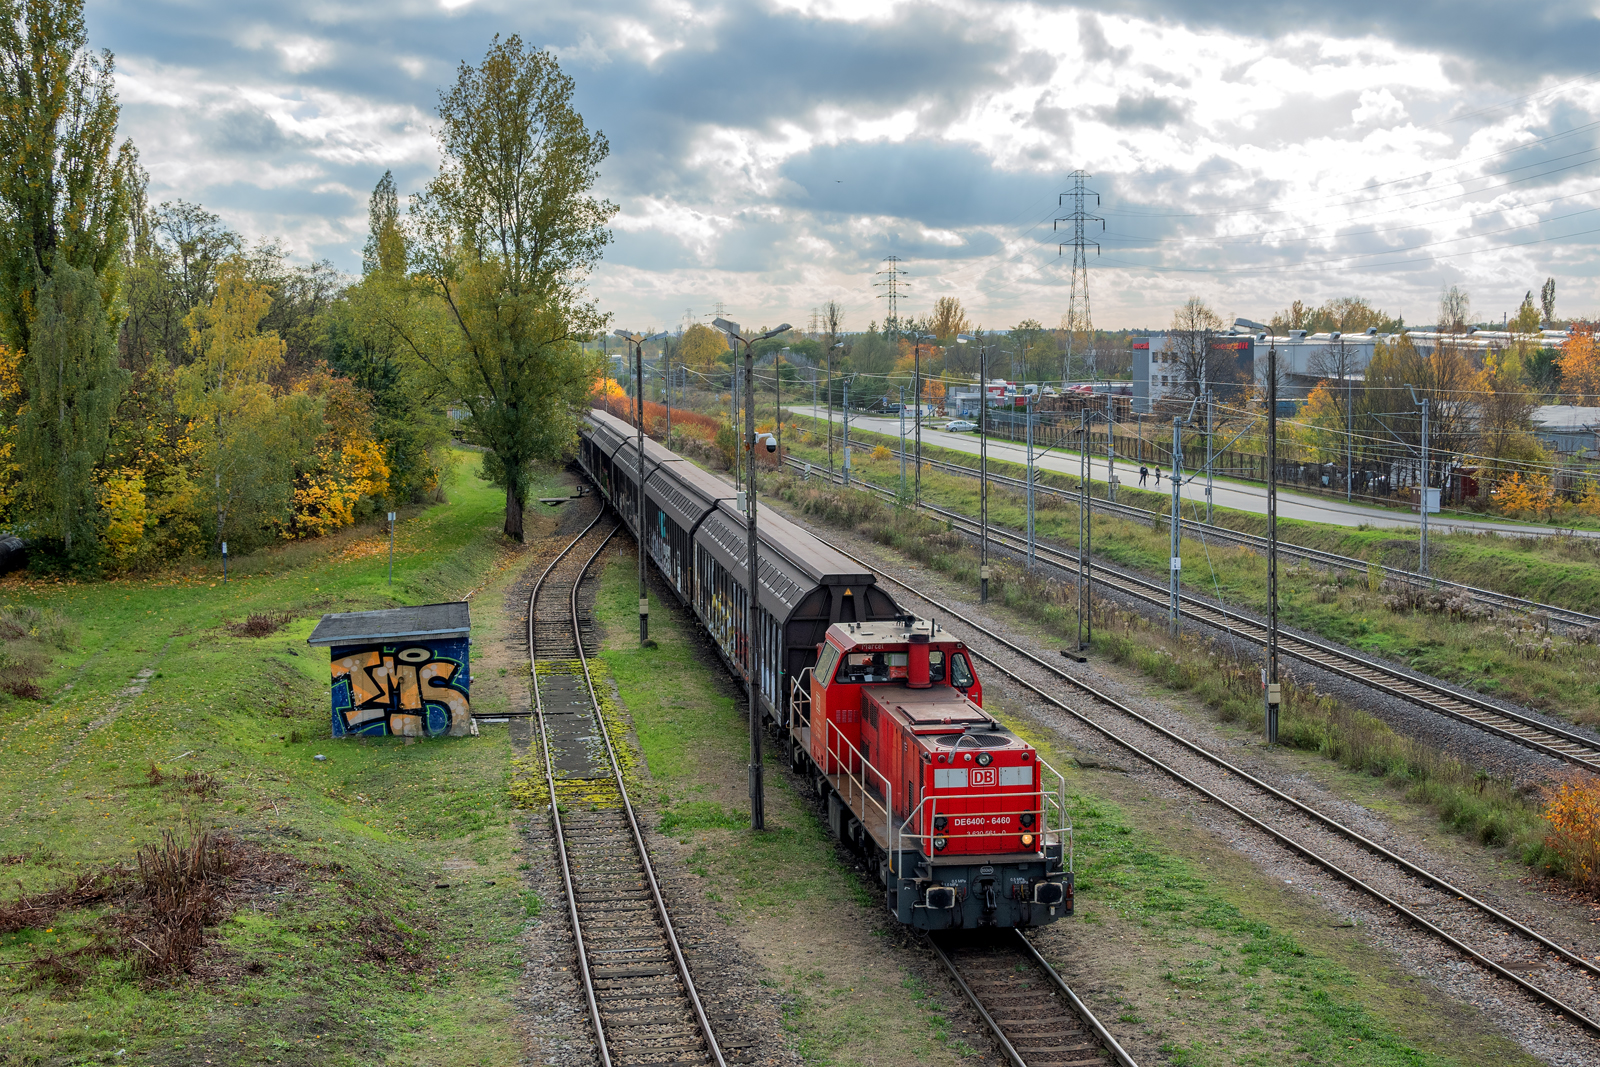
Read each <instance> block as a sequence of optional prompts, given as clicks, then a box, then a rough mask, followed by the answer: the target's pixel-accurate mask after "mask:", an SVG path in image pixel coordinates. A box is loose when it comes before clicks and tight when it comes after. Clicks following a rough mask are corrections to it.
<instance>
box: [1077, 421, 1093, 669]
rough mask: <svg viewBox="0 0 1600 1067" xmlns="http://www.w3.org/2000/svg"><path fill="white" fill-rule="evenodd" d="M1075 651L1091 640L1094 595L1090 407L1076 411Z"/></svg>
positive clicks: (1089, 643)
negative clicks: (1076, 567) (1091, 541)
mask: <svg viewBox="0 0 1600 1067" xmlns="http://www.w3.org/2000/svg"><path fill="white" fill-rule="evenodd" d="M1078 440H1079V442H1080V447H1079V449H1078V651H1079V652H1082V651H1083V650H1084V649H1086V648H1088V647H1089V646H1090V645H1091V644H1093V643H1094V615H1093V610H1094V595H1093V589H1092V587H1091V586H1090V584H1089V583H1090V582H1091V580H1092V579H1091V576H1090V571H1091V567H1090V563H1089V535H1090V518H1091V514H1092V512H1091V510H1090V507H1089V468H1090V462H1089V409H1088V408H1084V409H1082V410H1080V411H1079V412H1078Z"/></svg>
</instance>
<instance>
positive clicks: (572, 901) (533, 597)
mask: <svg viewBox="0 0 1600 1067" xmlns="http://www.w3.org/2000/svg"><path fill="white" fill-rule="evenodd" d="M605 514H606V509H605V507H604V506H602V507H601V508H600V510H599V512H598V513H596V515H595V517H594V519H593V520H592V521H591V522H590V523H589V525H588V526H585V527H584V528H583V532H582V533H580V534H579V535H578V536H577V537H574V538H573V539H572V543H571V544H569V545H567V547H566V548H563V549H562V550H561V551H560V552H559V553H557V554H556V557H555V559H552V560H551V561H550V564H549V566H547V567H545V569H544V571H543V573H541V574H540V575H539V580H538V581H537V582H534V583H533V591H532V592H530V593H529V594H528V668H529V670H528V673H529V676H530V677H531V678H532V680H533V713H534V717H535V718H536V719H537V720H538V722H539V747H540V748H541V749H542V750H543V752H544V781H545V787H546V788H547V789H548V790H549V796H550V819H551V821H552V822H553V823H554V824H555V839H556V857H557V858H558V859H559V860H560V861H561V882H562V885H563V886H564V887H565V888H566V891H567V919H568V921H570V922H571V923H572V939H573V941H574V943H575V944H576V945H577V949H578V976H579V978H580V979H581V980H582V981H583V994H584V999H585V1001H586V1002H587V1003H588V1006H589V1022H590V1023H592V1024H593V1026H594V1032H595V1038H596V1041H595V1045H596V1048H597V1049H598V1050H599V1053H600V1067H611V1053H610V1051H609V1050H608V1049H607V1048H606V1029H605V1024H603V1023H602V1022H601V1021H600V1004H599V1001H597V1000H596V999H595V995H594V978H593V976H592V975H590V973H589V953H588V952H587V951H586V950H585V948H584V944H583V923H582V922H581V921H580V920H579V918H578V894H577V890H576V889H575V888H574V886H573V884H572V865H571V863H569V862H568V860H567V839H566V832H565V831H564V830H563V829H562V827H561V805H559V804H557V803H556V776H555V761H554V760H553V759H552V758H551V757H550V735H549V734H548V733H546V731H545V723H544V695H543V694H542V693H541V692H540V690H539V664H538V660H537V658H536V655H537V653H536V650H535V646H534V643H533V618H534V603H535V602H536V601H537V600H538V599H539V591H540V590H541V589H543V588H544V583H545V579H547V578H549V577H550V572H551V571H553V570H555V569H556V564H558V563H560V562H561V561H562V559H564V558H565V557H566V555H567V553H569V552H571V551H572V550H573V549H574V548H577V547H578V542H580V541H582V540H583V539H584V538H585V537H587V536H589V531H590V530H592V529H594V528H595V527H596V526H597V525H599V523H600V520H601V519H603V518H605ZM615 532H616V531H615V529H613V530H612V533H615ZM610 539H611V537H610V535H609V534H608V535H607V536H606V540H607V541H609V540H610ZM601 544H602V546H603V545H604V544H605V542H601ZM585 569H587V568H585ZM581 573H582V572H580V577H581ZM574 584H575V585H576V583H574ZM578 647H579V648H582V647H583V637H582V635H581V634H580V635H579V637H578Z"/></svg>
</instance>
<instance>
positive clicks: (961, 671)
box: [950, 652, 972, 689]
mask: <svg viewBox="0 0 1600 1067" xmlns="http://www.w3.org/2000/svg"><path fill="white" fill-rule="evenodd" d="M950 680H951V682H952V683H953V684H954V685H955V687H956V688H957V689H971V688H972V668H971V667H970V666H968V665H967V657H966V656H964V655H962V654H961V653H960V652H957V653H956V654H955V655H954V656H951V657H950Z"/></svg>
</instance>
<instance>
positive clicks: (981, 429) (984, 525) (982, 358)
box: [978, 345, 989, 604]
mask: <svg viewBox="0 0 1600 1067" xmlns="http://www.w3.org/2000/svg"><path fill="white" fill-rule="evenodd" d="M978 602H979V603H980V604H987V603H988V602H989V346H988V345H979V346H978Z"/></svg>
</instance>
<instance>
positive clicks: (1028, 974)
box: [928, 930, 1138, 1067]
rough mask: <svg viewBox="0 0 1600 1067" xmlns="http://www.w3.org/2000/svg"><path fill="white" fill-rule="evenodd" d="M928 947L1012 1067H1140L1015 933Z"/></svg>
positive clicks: (955, 938)
mask: <svg viewBox="0 0 1600 1067" xmlns="http://www.w3.org/2000/svg"><path fill="white" fill-rule="evenodd" d="M928 940H929V943H930V944H931V945H932V946H933V951H934V953H935V954H936V955H937V956H938V957H939V959H940V961H941V962H942V963H943V964H944V965H945V967H946V968H948V969H949V971H950V975H951V977H952V978H954V979H955V981H956V985H957V986H959V987H960V988H961V992H962V993H964V994H965V995H966V997H967V999H968V1000H969V1001H971V1002H972V1006H973V1007H974V1008H976V1009H977V1011H978V1014H979V1015H980V1016H981V1017H982V1018H983V1022H984V1025H986V1026H988V1027H989V1029H990V1030H991V1031H993V1033H994V1035H995V1038H996V1039H997V1040H998V1041H999V1043H1000V1049H1001V1051H1002V1052H1004V1053H1005V1054H1006V1058H1007V1059H1008V1060H1009V1061H1010V1062H1011V1063H1012V1065H1013V1067H1100V1065H1102V1064H1104V1063H1105V1062H1106V1058H1107V1057H1108V1056H1109V1057H1110V1059H1111V1062H1113V1063H1116V1064H1118V1065H1120V1067H1138V1064H1137V1063H1135V1062H1134V1059H1133V1057H1131V1056H1129V1055H1128V1053H1127V1052H1125V1051H1124V1050H1123V1048H1122V1046H1121V1045H1119V1044H1117V1039H1116V1038H1114V1037H1112V1036H1111V1034H1110V1033H1109V1032H1108V1031H1107V1030H1106V1028H1105V1027H1104V1026H1101V1025H1100V1020H1098V1019H1096V1018H1095V1017H1094V1014H1093V1013H1092V1012H1090V1011H1089V1008H1088V1006H1087V1005H1085V1004H1084V1003H1083V1001H1081V1000H1079V999H1078V995H1077V994H1076V993H1074V992H1073V991H1072V990H1071V988H1069V987H1068V985H1067V983H1066V981H1065V980H1064V979H1062V977H1061V976H1060V975H1059V974H1057V973H1056V971H1055V968H1054V967H1051V966H1050V964H1048V963H1046V962H1045V959H1044V957H1043V956H1041V955H1039V952H1038V950H1037V949H1035V948H1034V947H1033V944H1032V943H1031V942H1030V941H1029V940H1028V939H1027V937H1025V936H1024V935H1023V934H1022V933H1021V932H1020V931H1017V930H1010V931H1005V932H1003V933H1002V932H995V933H994V936H987V937H986V936H983V935H981V934H979V935H974V934H962V935H938V936H930V937H929V939H928Z"/></svg>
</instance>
